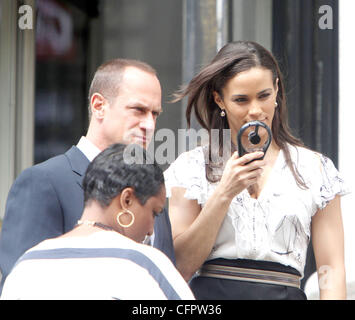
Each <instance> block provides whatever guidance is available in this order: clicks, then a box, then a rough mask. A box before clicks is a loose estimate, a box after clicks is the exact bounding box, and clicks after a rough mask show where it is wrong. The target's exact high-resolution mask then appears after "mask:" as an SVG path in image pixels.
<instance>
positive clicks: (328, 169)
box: [315, 154, 350, 209]
mask: <svg viewBox="0 0 355 320" xmlns="http://www.w3.org/2000/svg"><path fill="white" fill-rule="evenodd" d="M319 159H320V172H321V174H320V179H319V180H318V183H317V189H316V190H315V192H316V196H315V198H316V199H315V200H316V204H317V207H318V209H324V208H325V207H326V205H327V204H328V203H329V202H330V201H331V200H333V199H334V198H335V196H337V195H339V196H343V195H346V194H348V193H350V190H349V189H348V187H347V185H346V183H345V182H344V179H343V177H342V176H341V174H340V172H339V171H338V170H337V169H336V168H335V166H334V164H333V162H332V160H330V159H329V158H327V157H326V156H324V155H322V154H319Z"/></svg>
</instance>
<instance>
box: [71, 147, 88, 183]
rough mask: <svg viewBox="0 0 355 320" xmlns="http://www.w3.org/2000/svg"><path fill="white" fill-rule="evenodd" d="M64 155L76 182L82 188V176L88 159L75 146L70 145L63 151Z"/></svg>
mask: <svg viewBox="0 0 355 320" xmlns="http://www.w3.org/2000/svg"><path fill="white" fill-rule="evenodd" d="M65 156H66V157H67V159H68V162H69V164H70V166H71V168H72V170H73V173H74V174H75V178H76V181H77V183H78V184H79V186H80V187H81V188H82V187H83V186H82V182H83V178H84V175H85V172H86V169H87V167H88V165H89V163H90V161H89V160H88V158H86V157H85V155H84V154H83V153H82V152H81V151H80V150H79V149H78V148H77V147H76V146H72V147H71V148H70V149H69V150H68V151H67V152H66V153H65Z"/></svg>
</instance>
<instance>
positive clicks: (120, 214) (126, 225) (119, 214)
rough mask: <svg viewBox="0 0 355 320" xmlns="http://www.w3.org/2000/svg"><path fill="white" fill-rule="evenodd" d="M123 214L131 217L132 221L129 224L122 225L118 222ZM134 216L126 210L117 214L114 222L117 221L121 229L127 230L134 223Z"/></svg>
mask: <svg viewBox="0 0 355 320" xmlns="http://www.w3.org/2000/svg"><path fill="white" fill-rule="evenodd" d="M125 213H128V214H130V215H131V217H132V220H131V222H130V223H128V224H123V223H122V222H121V221H120V216H122V215H123V214H125ZM134 219H135V218H134V214H133V212H132V211H130V210H128V209H125V210H124V211H121V212H119V213H118V214H117V217H116V220H117V223H118V224H119V225H120V226H121V227H122V228H129V227H130V226H131V225H132V224H133V223H134Z"/></svg>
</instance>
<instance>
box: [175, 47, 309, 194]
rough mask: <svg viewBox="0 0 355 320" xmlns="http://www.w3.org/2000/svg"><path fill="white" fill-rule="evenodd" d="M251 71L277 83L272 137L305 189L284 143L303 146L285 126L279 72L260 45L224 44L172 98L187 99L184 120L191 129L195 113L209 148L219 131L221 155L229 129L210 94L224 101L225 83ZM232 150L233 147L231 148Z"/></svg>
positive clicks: (208, 172) (209, 176) (208, 165)
mask: <svg viewBox="0 0 355 320" xmlns="http://www.w3.org/2000/svg"><path fill="white" fill-rule="evenodd" d="M254 67H262V68H265V69H267V70H270V71H271V72H272V77H273V79H272V80H273V83H274V86H275V87H276V83H277V79H278V93H277V97H276V102H277V104H278V107H277V108H276V109H275V114H274V118H273V121H272V134H273V139H274V141H275V143H276V144H277V145H278V147H279V148H280V149H281V150H283V152H284V154H285V158H286V163H287V165H288V166H289V168H290V170H291V172H292V174H293V175H294V177H295V179H296V182H297V184H298V185H299V186H300V187H302V188H307V187H306V185H305V182H304V180H303V178H302V177H301V175H300V174H299V172H298V170H297V168H296V167H295V165H294V164H293V163H292V160H291V156H290V151H289V149H288V147H287V143H289V144H291V145H294V146H303V143H302V141H301V140H300V139H298V138H296V137H294V136H293V135H292V134H291V132H290V129H289V126H288V119H287V108H286V95H285V87H284V82H283V77H282V74H281V72H280V68H279V66H278V64H277V61H276V59H275V58H274V57H273V55H272V54H271V53H270V52H269V51H268V50H266V49H265V48H264V47H262V46H261V45H259V44H257V43H255V42H251V41H236V42H231V43H228V44H226V45H225V46H224V47H223V48H222V49H221V50H220V51H219V52H218V54H217V55H216V56H215V58H214V59H213V60H212V62H211V63H210V64H209V65H207V66H206V67H204V68H203V69H202V70H201V71H200V72H199V73H198V74H197V75H196V76H195V77H194V78H193V79H192V80H191V81H190V83H189V84H188V85H187V86H186V87H185V88H183V89H181V90H180V91H179V92H177V93H176V94H175V100H174V101H178V100H181V99H183V98H184V97H185V96H187V97H188V100H187V109H186V119H187V123H188V126H189V127H190V119H191V113H192V111H194V113H195V116H196V119H197V121H198V122H199V123H200V125H201V126H202V127H203V128H205V129H206V130H208V132H209V136H210V145H211V130H212V129H218V130H219V150H217V152H218V153H219V154H220V155H221V151H222V147H223V138H222V137H223V129H229V124H228V121H227V119H226V117H221V116H220V108H219V107H218V105H217V104H216V103H215V101H214V97H213V92H214V91H216V92H217V93H218V94H219V95H220V97H222V98H223V92H222V89H223V88H224V86H225V84H226V82H227V81H228V80H230V79H231V78H233V77H234V76H235V75H237V74H238V73H240V72H243V71H247V70H249V69H251V68H254ZM234 148H235V147H234ZM211 152H216V150H211V148H209V154H208V159H209V160H210V161H207V162H206V178H207V180H208V181H210V182H217V181H218V180H219V179H220V176H219V177H217V178H216V176H214V175H213V174H212V171H213V169H214V168H215V167H216V164H215V163H213V161H212V159H211Z"/></svg>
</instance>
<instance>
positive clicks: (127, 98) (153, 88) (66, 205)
mask: <svg viewBox="0 0 355 320" xmlns="http://www.w3.org/2000/svg"><path fill="white" fill-rule="evenodd" d="M160 113H161V87H160V82H159V80H158V78H157V75H156V72H155V70H154V69H153V68H152V67H151V66H149V65H147V64H145V63H143V62H140V61H135V60H125V59H115V60H111V61H109V62H107V63H105V64H103V65H102V66H101V67H99V68H98V70H97V71H96V73H95V75H94V78H93V80H92V83H91V87H90V92H89V117H90V124H89V129H88V132H87V135H86V136H85V137H82V138H81V139H80V141H79V143H78V144H77V145H76V146H72V147H71V149H69V150H68V151H67V152H66V153H65V154H62V155H59V156H56V157H54V158H51V159H49V160H47V161H45V162H43V163H40V164H38V165H35V166H33V167H31V168H28V169H26V170H24V171H23V172H22V173H21V174H20V175H19V177H18V178H17V179H16V181H15V182H14V184H13V186H12V187H11V190H10V192H9V195H8V199H7V203H6V209H5V217H4V221H3V226H2V231H1V234H0V268H1V272H2V281H1V285H0V292H1V290H2V286H3V283H4V281H5V279H6V277H7V275H8V274H9V272H10V271H11V269H12V267H13V265H14V264H15V262H16V261H17V259H18V258H19V257H20V256H21V255H22V254H23V253H24V252H25V251H26V250H27V249H29V248H31V247H33V246H34V245H36V244H37V243H39V242H41V241H42V240H45V239H48V238H53V237H57V236H59V235H61V234H63V233H65V232H67V231H69V230H71V229H72V228H73V227H74V225H75V224H76V223H77V220H78V219H79V218H80V216H81V214H82V211H83V205H84V203H83V198H84V195H83V189H82V185H81V184H82V179H83V176H84V174H85V171H86V168H87V166H88V165H89V163H90V161H92V160H93V158H94V157H95V156H96V155H97V154H98V153H99V152H100V151H102V150H104V149H105V148H107V147H108V146H109V145H111V144H113V143H118V142H120V143H127V144H129V143H137V144H140V145H142V146H143V147H145V148H147V146H148V144H149V142H150V140H151V138H152V135H153V132H154V130H155V124H156V119H157V117H158V116H159V114H160ZM154 230H155V232H154V237H153V240H154V242H153V245H154V246H155V247H156V248H158V249H160V250H161V251H163V252H164V253H165V254H166V255H167V256H168V257H169V258H170V259H171V260H172V261H173V262H174V263H175V256H174V249H173V243H172V238H171V226H170V221H169V217H168V214H167V212H166V211H165V212H164V213H163V214H161V215H159V216H158V217H157V218H156V223H155V228H154Z"/></svg>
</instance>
